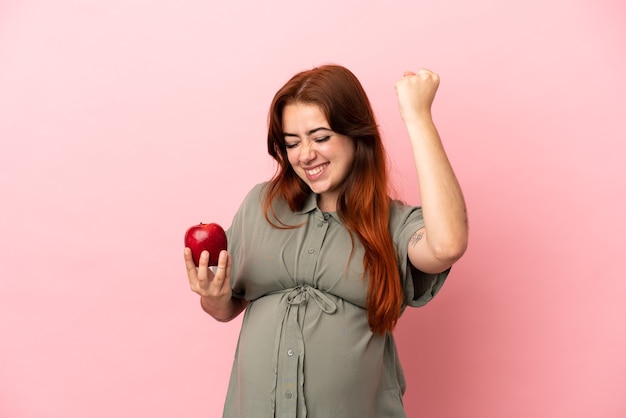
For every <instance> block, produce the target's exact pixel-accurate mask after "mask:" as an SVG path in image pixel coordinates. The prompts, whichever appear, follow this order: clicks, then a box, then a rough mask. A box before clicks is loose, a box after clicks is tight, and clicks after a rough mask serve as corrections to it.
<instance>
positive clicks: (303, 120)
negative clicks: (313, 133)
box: [282, 102, 330, 133]
mask: <svg viewBox="0 0 626 418" xmlns="http://www.w3.org/2000/svg"><path fill="white" fill-rule="evenodd" d="M282 121H283V131H285V132H290V133H302V132H306V131H309V130H311V129H317V128H330V126H329V124H328V120H327V119H326V115H324V112H323V111H322V109H321V107H319V106H318V105H316V104H313V103H302V102H295V103H290V104H288V105H286V106H285V107H284V108H283V115H282Z"/></svg>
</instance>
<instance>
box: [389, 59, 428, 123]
mask: <svg viewBox="0 0 626 418" xmlns="http://www.w3.org/2000/svg"><path fill="white" fill-rule="evenodd" d="M395 88H396V94H397V95H398V105H399V107H400V115H401V116H402V119H403V120H404V122H405V123H411V122H414V121H419V120H424V118H426V119H427V120H430V119H431V117H432V116H431V107H432V104H433V101H434V99H435V94H436V93H437V89H438V88H439V76H438V75H437V74H435V73H434V72H432V71H430V70H427V69H424V68H422V69H421V70H419V71H418V72H417V74H416V73H414V72H412V71H405V72H404V76H403V78H402V79H401V80H399V81H398V82H397V83H396V85H395Z"/></svg>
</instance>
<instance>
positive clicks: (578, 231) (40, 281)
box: [0, 0, 626, 418]
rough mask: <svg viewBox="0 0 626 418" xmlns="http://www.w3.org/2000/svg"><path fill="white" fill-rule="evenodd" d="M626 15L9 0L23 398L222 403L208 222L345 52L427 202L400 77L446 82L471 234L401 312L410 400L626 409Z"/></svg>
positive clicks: (9, 412) (207, 409)
mask: <svg viewBox="0 0 626 418" xmlns="http://www.w3.org/2000/svg"><path fill="white" fill-rule="evenodd" d="M248 3H250V4H248ZM625 28H626V10H625V7H624V6H623V2H621V1H619V0H612V1H611V0H587V1H585V0H579V1H572V0H556V1H545V0H526V1H502V0H497V1H496V0H477V1H472V2H467V1H461V0H450V1H408V0H407V1H386V2H383V1H364V0H359V1H356V0H354V1H334V0H316V1H291V0H277V1H269V2H243V1H229V2H226V1H221V2H216V1H206V0H205V1H198V0H187V1H184V2H183V1H180V2H176V1H148V0H108V1H104V0H101V1H97V0H57V1H55V2H49V1H41V0H39V1H38V0H3V1H0V175H1V176H0V199H1V202H2V203H1V205H0V207H1V209H0V210H1V212H0V213H1V216H0V416H1V417H10V418H31V417H32V418H35V417H37V418H47V417H59V418H83V417H93V418H101V417H102V418H104V417H107V418H108V417H155V418H158V417H163V418H166V417H167V418H170V417H190V418H192V417H218V416H220V414H221V408H222V402H223V398H224V395H225V391H226V385H227V381H228V376H229V371H230V366H231V361H232V357H233V352H234V349H235V344H236V340H237V335H238V331H239V324H240V319H237V320H235V321H234V322H232V323H228V324H220V323H216V322H214V321H213V320H211V319H210V318H209V317H207V316H206V315H205V314H203V312H202V311H201V310H200V307H199V303H198V298H197V296H196V295H195V294H193V293H192V292H190V290H189V288H188V284H187V279H186V276H185V272H184V267H183V262H182V248H183V245H182V238H183V234H184V231H185V229H186V228H187V227H188V226H191V225H192V224H195V223H197V222H199V221H204V222H209V221H210V222H219V223H221V224H223V225H224V226H228V225H229V223H230V220H231V216H232V215H233V213H234V211H235V209H236V208H237V206H238V205H239V203H240V201H241V199H242V197H243V196H244V194H245V193H246V192H247V191H248V189H249V188H250V187H251V186H252V185H253V184H255V183H257V182H259V181H262V180H264V179H267V178H268V177H269V176H270V175H271V173H272V172H273V164H272V162H271V161H270V158H269V156H267V154H266V151H265V143H264V141H265V139H264V138H265V129H266V115H267V108H268V106H269V102H270V100H271V98H272V95H273V93H274V91H275V90H276V89H277V88H278V87H279V86H280V85H281V84H282V83H283V82H284V81H286V79H287V78H288V77H289V76H291V75H292V74H293V73H294V72H296V71H299V70H302V69H306V68H309V67H311V66H313V65H317V64H322V63H326V62H336V63H340V64H343V65H346V66H347V67H349V68H351V69H352V70H353V71H354V72H355V73H356V75H357V76H358V77H359V78H360V79H361V81H362V82H363V84H364V86H365V88H366V90H367V91H368V93H369V95H370V98H371V100H372V102H373V103H374V106H375V110H376V111H377V114H378V118H379V121H380V125H381V128H382V130H383V132H384V134H385V137H386V141H387V147H388V150H389V153H390V159H391V161H392V164H393V169H394V172H395V182H396V185H397V189H398V190H399V192H400V194H401V196H402V197H403V198H404V199H405V200H407V201H408V202H411V203H418V200H417V191H416V177H415V171H414V168H413V167H412V161H411V158H410V156H409V143H408V140H407V138H406V135H405V133H404V127H403V125H402V122H401V120H400V117H399V115H398V111H397V107H396V102H395V95H394V90H393V84H394V82H395V81H396V79H398V77H400V76H401V74H402V72H403V71H404V70H405V69H417V68H419V67H422V66H423V67H428V68H431V69H433V70H434V71H436V72H438V73H439V74H440V75H441V78H442V84H441V88H440V92H439V95H438V98H437V101H436V105H435V117H436V121H437V123H438V126H439V128H440V132H441V134H442V136H443V138H444V141H445V145H446V148H447V150H448V153H449V157H450V159H451V160H452V162H453V164H454V166H455V168H456V171H457V174H458V177H459V179H460V181H461V183H462V186H463V189H464V192H465V194H466V198H467V202H468V205H469V215H470V224H471V239H470V247H469V250H468V252H467V254H466V256H465V257H464V258H463V259H462V260H461V261H460V262H459V263H458V264H457V266H456V267H455V268H454V269H453V273H452V274H451V276H450V279H449V281H448V282H447V284H446V286H445V287H444V288H443V290H442V292H441V293H440V295H439V296H438V297H437V298H436V299H435V300H434V301H433V302H432V304H431V305H429V306H427V307H425V308H423V309H420V310H410V311H408V312H407V313H406V314H405V316H404V317H403V319H402V320H401V324H400V326H399V329H398V331H397V338H398V341H399V347H400V348H399V349H400V351H401V355H402V357H403V359H404V366H405V371H406V373H407V377H408V384H409V389H408V393H407V395H406V396H405V402H406V406H407V409H408V412H409V415H410V416H412V417H417V416H424V417H430V418H437V417H445V418H448V417H471V418H474V417H475V418H491V417H493V418H501V417H508V418H518V417H519V418H521V417H524V418H527V417H568V418H573V417H574V418H575V417H590V416H593V417H606V418H618V417H624V416H626V392H625V390H626V354H625V353H626V320H625V317H626V303H625V302H626V279H625V275H626V267H624V258H625V256H626V252H625V251H624V247H625V246H624V244H623V242H624V233H625V232H626V222H625V221H624V219H625V217H624V214H623V212H624V208H625V205H624V198H625V196H626V175H624V169H623V167H624V158H625V154H626V146H625V145H624V143H625V142H626V128H625V124H624V121H625V119H626V105H625V104H624V103H625V97H626V82H625V81H624V74H626V54H625V51H626V29H625Z"/></svg>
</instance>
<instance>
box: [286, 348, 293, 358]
mask: <svg viewBox="0 0 626 418" xmlns="http://www.w3.org/2000/svg"><path fill="white" fill-rule="evenodd" d="M287 355H288V356H289V357H291V356H293V350H292V349H291V348H290V349H289V350H287Z"/></svg>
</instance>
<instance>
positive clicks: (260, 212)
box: [185, 65, 467, 418]
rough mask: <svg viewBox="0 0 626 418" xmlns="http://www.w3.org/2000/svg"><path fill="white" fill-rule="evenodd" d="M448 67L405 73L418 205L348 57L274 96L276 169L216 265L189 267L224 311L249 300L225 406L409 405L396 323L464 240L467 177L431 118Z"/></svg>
mask: <svg viewBox="0 0 626 418" xmlns="http://www.w3.org/2000/svg"><path fill="white" fill-rule="evenodd" d="M438 85H439V78H438V76H437V75H436V74H434V73H432V72H430V71H428V70H420V71H419V72H418V73H417V74H416V73H412V72H406V73H405V74H404V76H403V78H402V79H401V80H400V81H398V82H397V83H396V86H395V87H396V93H397V96H398V103H399V108H400V113H401V116H402V118H403V120H404V122H405V124H406V128H407V131H408V134H409V138H410V141H411V145H412V149H413V153H414V157H415V165H416V168H417V174H418V181H419V190H420V197H421V200H422V206H421V207H411V206H406V205H404V204H402V203H400V202H398V201H393V200H392V199H391V198H390V197H389V193H388V185H387V183H388V173H387V168H386V155H385V151H384V148H383V144H382V141H381V137H380V133H379V131H378V127H377V124H376V120H375V117H374V114H373V112H372V108H371V105H370V103H369V100H368V98H367V96H366V94H365V92H364V91H363V88H362V86H361V84H360V83H359V81H358V80H357V78H356V77H355V76H354V75H353V74H352V73H351V72H350V71H349V70H347V69H346V68H343V67H341V66H336V65H326V66H321V67H319V68H314V69H312V70H309V71H304V72H301V73H299V74H296V75H295V76H294V77H293V78H292V79H291V80H289V81H288V82H287V83H286V84H285V85H284V86H283V87H282V88H281V89H280V90H279V91H278V92H277V93H276V95H275V97H274V100H273V102H272V105H271V108H270V115H269V130H268V152H269V154H270V155H271V156H272V157H273V158H274V159H275V160H276V162H277V163H278V169H277V172H276V174H275V176H274V177H273V178H272V179H271V181H269V182H266V183H262V184H259V185H258V186H256V187H255V188H254V189H253V190H252V191H251V192H250V193H249V194H248V196H247V197H246V198H245V200H244V202H243V203H242V205H241V207H240V208H239V210H238V212H237V214H236V215H235V217H234V219H233V223H232V225H231V226H230V228H229V229H228V238H229V248H228V252H226V251H223V252H222V253H221V254H220V257H219V264H218V266H217V269H216V270H215V273H213V272H212V271H211V270H209V269H208V268H207V260H208V254H206V252H205V253H204V254H203V255H202V257H201V260H200V266H199V267H198V268H196V267H195V265H194V263H193V261H192V258H191V254H190V251H189V249H185V262H186V266H187V274H188V276H189V282H190V285H191V288H192V290H193V291H195V292H196V293H198V294H199V295H200V296H201V305H202V307H203V309H204V310H205V311H206V312H207V313H209V314H210V315H211V316H213V317H214V318H216V319H217V320H219V321H229V320H231V319H233V318H235V317H236V316H237V315H238V314H239V313H241V312H242V311H244V310H245V315H244V320H243V324H242V329H241V332H240V337H239V342H238V346H237V352H236V354H235V361H234V364H233V369H232V375H231V379H230V385H229V389H228V395H227V399H226V405H225V408H224V416H225V417H305V416H309V417H324V418H327V417H355V418H364V417H403V416H405V412H404V409H403V406H402V395H403V393H404V390H405V382H404V377H403V374H402V368H401V366H400V362H399V359H398V355H397V352H396V347H395V343H394V338H393V334H392V331H393V328H394V326H395V324H396V322H397V320H398V318H399V317H400V314H401V312H402V310H403V309H404V308H405V307H406V306H421V305H424V304H425V303H427V302H428V301H429V300H430V299H431V298H432V297H433V296H434V295H435V294H436V293H437V292H438V290H439V289H440V287H441V286H442V285H443V282H444V280H445V278H446V276H447V275H448V272H449V269H450V267H451V266H452V264H454V262H456V261H457V260H458V259H459V258H460V257H461V256H462V255H463V253H464V251H465V249H466V245H467V220H466V212H465V205H464V201H463V196H462V192H461V189H460V187H459V185H458V182H457V180H456V177H455V175H454V172H453V170H452V168H451V166H450V163H449V161H448V159H447V157H446V154H445V152H444V149H443V146H442V144H441V140H440V138H439V135H438V133H437V130H436V128H435V125H434V123H433V120H432V116H431V105H432V102H433V99H434V97H435V93H436V91H437V88H438Z"/></svg>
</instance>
